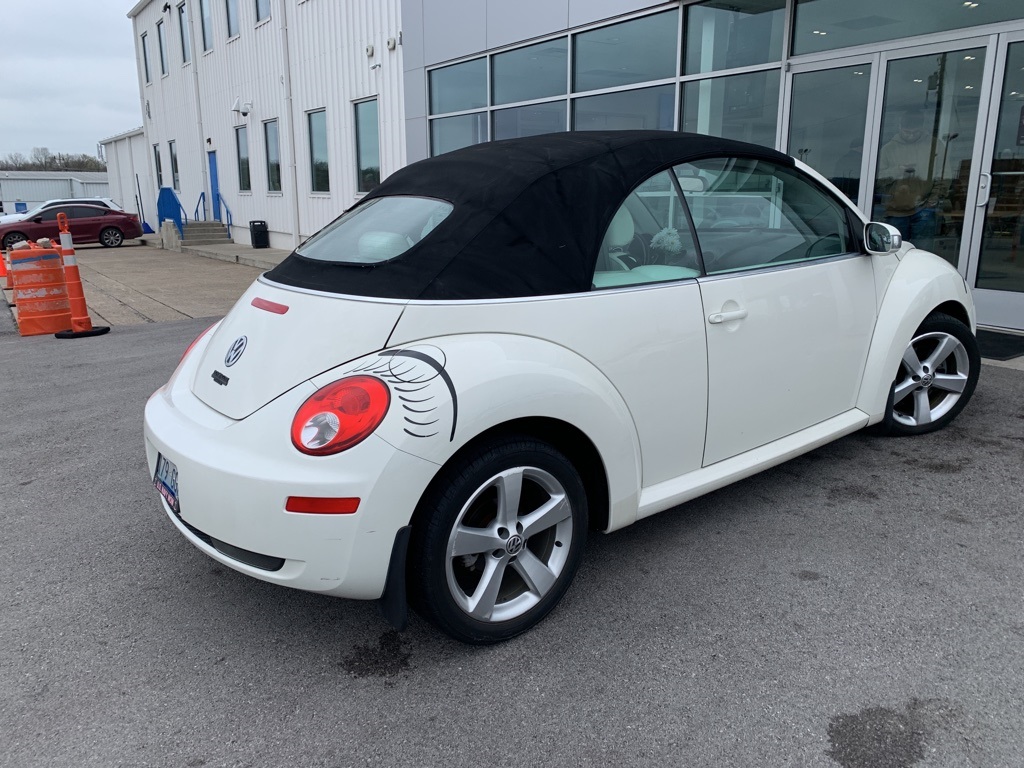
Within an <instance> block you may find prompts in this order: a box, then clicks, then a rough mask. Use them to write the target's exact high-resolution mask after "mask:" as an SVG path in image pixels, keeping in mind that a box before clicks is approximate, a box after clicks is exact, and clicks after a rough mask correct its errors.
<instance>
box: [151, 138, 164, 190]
mask: <svg viewBox="0 0 1024 768" xmlns="http://www.w3.org/2000/svg"><path fill="white" fill-rule="evenodd" d="M153 167H154V169H155V170H156V188H157V189H163V188H164V166H163V161H162V160H161V159H160V145H159V144H154V145H153Z"/></svg>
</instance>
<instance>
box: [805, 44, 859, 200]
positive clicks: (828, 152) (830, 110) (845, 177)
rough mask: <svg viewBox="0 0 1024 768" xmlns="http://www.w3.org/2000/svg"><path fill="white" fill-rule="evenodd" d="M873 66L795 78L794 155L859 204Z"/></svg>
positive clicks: (807, 74) (808, 74) (810, 73)
mask: <svg viewBox="0 0 1024 768" xmlns="http://www.w3.org/2000/svg"><path fill="white" fill-rule="evenodd" d="M870 85H871V65H870V64H864V65H861V66H855V67H842V68H839V69H826V70H823V71H821V72H805V73H801V74H797V75H793V94H792V99H791V103H792V108H791V112H790V123H789V149H788V150H787V151H788V152H789V154H791V155H793V156H794V157H799V158H800V159H801V160H803V161H804V162H805V163H807V164H808V165H810V166H811V167H813V168H815V169H816V170H817V171H818V172H819V173H821V174H822V175H824V176H825V177H827V178H828V179H829V181H831V182H832V183H833V184H835V185H836V186H837V187H839V189H840V190H842V191H843V192H844V193H845V194H846V196H847V197H849V198H850V199H851V200H853V201H854V202H857V198H858V191H859V189H860V176H861V165H862V163H863V161H864V125H865V123H866V121H867V111H868V90H869V87H870Z"/></svg>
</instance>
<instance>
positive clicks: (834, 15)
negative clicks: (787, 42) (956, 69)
mask: <svg viewBox="0 0 1024 768" xmlns="http://www.w3.org/2000/svg"><path fill="white" fill-rule="evenodd" d="M1021 12H1022V11H1021V3H1020V0H979V1H978V2H959V1H958V0H943V2H936V0H899V2H895V1H894V0H857V2H850V0H797V5H796V22H795V24H794V30H793V46H792V47H793V53H794V55H796V54H801V53H815V52H817V51H831V50H834V49H836V48H845V47H846V46H849V45H864V44H866V43H877V42H879V41H881V40H896V39H898V38H901V37H912V36H914V35H926V34H929V33H931V32H945V31H947V30H951V29H963V28H965V27H975V26H978V25H979V24H991V23H993V22H998V21H1010V20H1011V19H1019V18H1020V17H1021Z"/></svg>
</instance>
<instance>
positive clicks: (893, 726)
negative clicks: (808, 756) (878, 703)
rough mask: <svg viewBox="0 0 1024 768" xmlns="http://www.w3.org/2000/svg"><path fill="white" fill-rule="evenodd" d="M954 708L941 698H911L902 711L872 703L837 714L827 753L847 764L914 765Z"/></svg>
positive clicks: (855, 767)
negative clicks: (876, 705)
mask: <svg viewBox="0 0 1024 768" xmlns="http://www.w3.org/2000/svg"><path fill="white" fill-rule="evenodd" d="M954 709H955V708H954V707H953V706H952V705H950V703H949V702H945V701H942V700H940V699H927V700H921V699H911V700H910V702H909V703H908V704H907V705H906V706H905V707H904V708H903V710H902V711H897V710H894V709H888V708H886V707H869V708H867V709H862V710H861V711H860V712H857V713H856V714H853V715H836V716H835V717H833V718H832V720H831V721H830V722H829V724H828V737H829V741H830V742H831V744H832V748H831V749H829V750H828V751H827V752H825V754H826V755H828V756H829V757H831V758H832V759H833V760H835V761H836V762H837V763H839V765H841V766H843V768H910V767H911V766H913V765H915V764H916V763H918V762H920V761H921V760H923V759H924V757H925V748H926V746H927V744H928V740H929V739H930V738H931V737H932V735H933V734H934V732H935V730H936V729H937V728H939V727H942V726H943V725H946V724H948V721H949V719H950V718H951V717H952V716H953V715H954Z"/></svg>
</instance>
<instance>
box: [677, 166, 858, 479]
mask: <svg viewBox="0 0 1024 768" xmlns="http://www.w3.org/2000/svg"><path fill="white" fill-rule="evenodd" d="M676 172H677V174H678V175H679V178H680V181H681V182H683V181H684V180H692V179H694V178H695V177H696V178H697V179H699V183H696V184H694V183H692V182H689V183H682V184H681V185H682V187H683V190H684V197H685V199H686V201H687V204H688V207H689V209H690V212H691V216H692V218H693V222H694V227H695V230H696V233H697V239H698V242H699V245H700V248H701V253H702V258H703V261H704V268H705V274H704V275H703V276H702V277H701V278H700V279H699V280H698V283H699V285H700V291H701V299H702V302H703V308H704V327H705V333H706V335H707V349H708V423H707V435H706V439H705V447H704V466H708V465H710V464H714V463H716V462H719V461H722V460H723V459H728V458H731V457H733V456H736V455H738V454H741V453H743V452H745V451H749V450H751V449H754V448H757V447H759V446H762V445H765V444H767V443H770V442H772V441H773V440H778V439H779V438H782V437H786V436H787V435H790V434H793V433H794V432H797V431H799V430H801V429H804V428H807V427H810V426H812V425H814V424H818V423H820V422H823V421H825V420H827V419H829V418H832V417H834V416H837V415H839V414H841V413H843V412H846V411H849V410H850V409H851V408H853V407H854V403H855V401H856V397H857V392H858V389H859V387H860V381H861V375H862V371H863V367H864V361H865V359H866V357H867V352H868V346H869V344H870V341H871V334H872V332H873V330H874V324H875V306H876V305H875V288H874V278H873V273H872V272H873V266H872V263H871V259H870V257H868V256H867V255H866V254H864V253H862V252H860V246H859V241H858V239H857V238H855V237H854V236H853V233H852V231H851V228H850V224H849V221H850V220H849V217H848V215H847V212H846V210H845V208H844V206H843V205H842V204H840V203H839V202H838V201H837V200H835V199H834V198H832V197H831V196H830V195H829V194H828V193H827V192H826V191H824V190H823V189H821V188H819V187H818V186H817V185H816V184H815V183H813V182H812V181H811V180H810V179H808V178H806V177H804V176H803V175H802V174H800V173H799V172H798V171H797V170H795V169H791V168H787V167H784V166H782V165H777V164H774V163H770V162H766V161H763V160H748V159H737V158H731V159H709V160H703V161H698V162H695V163H692V164H687V165H685V166H680V167H678V168H677V169H676Z"/></svg>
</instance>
